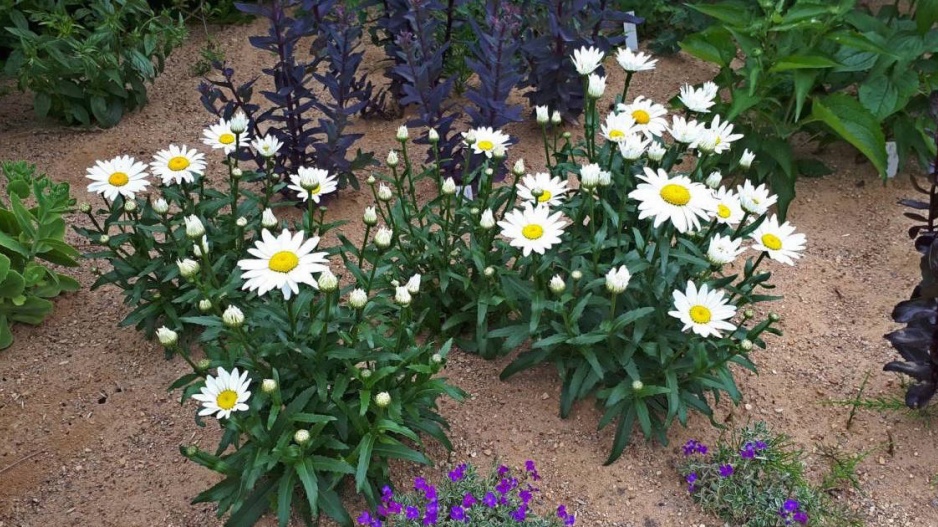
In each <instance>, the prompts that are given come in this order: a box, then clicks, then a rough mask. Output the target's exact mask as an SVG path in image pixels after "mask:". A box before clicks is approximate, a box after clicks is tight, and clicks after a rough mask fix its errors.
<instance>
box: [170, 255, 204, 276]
mask: <svg viewBox="0 0 938 527" xmlns="http://www.w3.org/2000/svg"><path fill="white" fill-rule="evenodd" d="M176 266H177V267H179V274H181V275H182V277H183V278H192V277H194V276H195V275H197V274H199V269H201V268H200V267H199V262H197V261H195V260H190V259H189V258H186V259H184V260H182V261H180V260H176Z"/></svg>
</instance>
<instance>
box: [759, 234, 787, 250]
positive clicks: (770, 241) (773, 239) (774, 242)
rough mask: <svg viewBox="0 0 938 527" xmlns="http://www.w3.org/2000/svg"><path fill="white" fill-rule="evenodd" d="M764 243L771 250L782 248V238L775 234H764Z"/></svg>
mask: <svg viewBox="0 0 938 527" xmlns="http://www.w3.org/2000/svg"><path fill="white" fill-rule="evenodd" d="M762 245H764V246H765V247H766V248H767V249H769V250H772V251H777V250H779V249H781V248H782V240H780V239H779V237H778V236H776V235H774V234H763V235H762Z"/></svg>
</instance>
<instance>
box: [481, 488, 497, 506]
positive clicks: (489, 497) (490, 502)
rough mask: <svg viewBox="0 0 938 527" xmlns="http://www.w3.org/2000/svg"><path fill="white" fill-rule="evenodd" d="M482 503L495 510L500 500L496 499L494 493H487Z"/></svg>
mask: <svg viewBox="0 0 938 527" xmlns="http://www.w3.org/2000/svg"><path fill="white" fill-rule="evenodd" d="M482 503H483V504H484V505H485V506H486V507H488V508H490V509H491V508H494V507H495V505H496V503H498V498H496V497H495V493H494V492H486V493H485V496H484V497H483V498H482Z"/></svg>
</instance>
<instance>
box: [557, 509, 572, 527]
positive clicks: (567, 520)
mask: <svg viewBox="0 0 938 527" xmlns="http://www.w3.org/2000/svg"><path fill="white" fill-rule="evenodd" d="M557 517H558V518H560V519H561V520H563V524H564V525H568V526H569V525H573V524H574V523H575V522H576V517H575V516H574V515H572V514H570V513H569V512H567V507H566V505H558V506H557Z"/></svg>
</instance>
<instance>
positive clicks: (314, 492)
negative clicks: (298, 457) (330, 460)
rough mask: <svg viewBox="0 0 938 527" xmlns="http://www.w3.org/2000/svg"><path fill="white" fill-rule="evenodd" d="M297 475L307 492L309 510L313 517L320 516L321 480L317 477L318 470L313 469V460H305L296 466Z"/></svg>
mask: <svg viewBox="0 0 938 527" xmlns="http://www.w3.org/2000/svg"><path fill="white" fill-rule="evenodd" d="M296 474H297V475H298V476H299V477H300V482H301V483H303V490H304V491H306V501H307V502H308V503H309V510H310V511H312V514H313V516H318V515H319V478H317V477H316V469H315V468H313V460H312V459H310V458H306V459H304V460H303V461H302V462H301V463H297V464H296Z"/></svg>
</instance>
